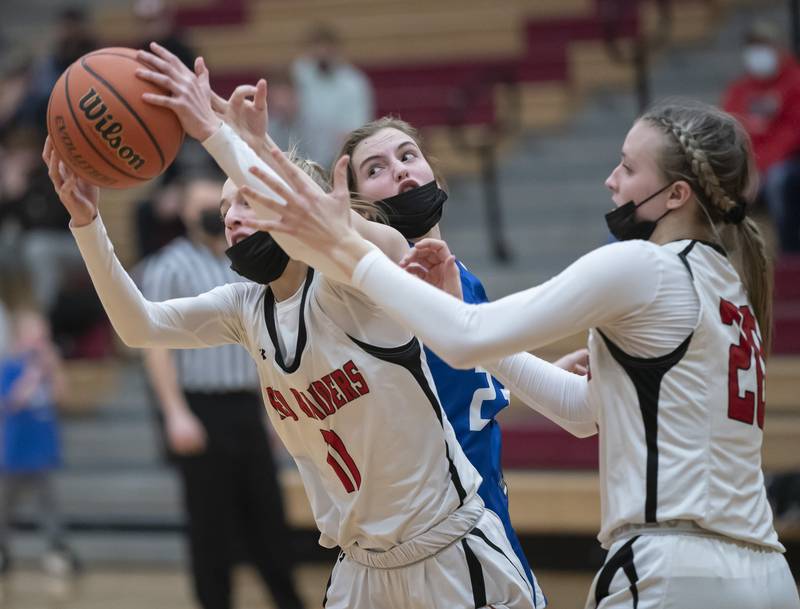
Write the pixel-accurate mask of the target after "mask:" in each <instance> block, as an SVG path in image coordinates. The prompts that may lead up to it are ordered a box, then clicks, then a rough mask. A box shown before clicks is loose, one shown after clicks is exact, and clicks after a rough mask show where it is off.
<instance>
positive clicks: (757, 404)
mask: <svg viewBox="0 0 800 609" xmlns="http://www.w3.org/2000/svg"><path fill="white" fill-rule="evenodd" d="M719 313H720V316H721V317H722V323H724V324H725V325H727V326H734V327H738V328H739V343H738V344H733V345H731V347H730V351H729V356H728V417H729V418H731V419H735V420H736V421H741V422H742V423H747V424H748V425H752V424H753V417H754V415H755V414H756V413H758V426H759V428H761V429H764V351H763V348H762V346H761V335H760V334H759V332H758V324H756V318H755V316H754V315H753V312H752V311H751V310H750V307H749V306H748V305H744V306H741V307H737V306H736V305H735V304H733V303H732V302H728V301H727V300H724V299H720V303H719ZM754 359H755V362H756V394H755V395H753V392H752V391H745V392H744V396H741V395H739V393H740V392H739V371H740V370H749V369H750V366H751V362H752V361H753V360H754Z"/></svg>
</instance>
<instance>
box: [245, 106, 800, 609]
mask: <svg viewBox="0 0 800 609" xmlns="http://www.w3.org/2000/svg"><path fill="white" fill-rule="evenodd" d="M272 154H273V158H275V159H276V161H278V162H279V165H278V166H279V173H280V175H281V176H282V177H283V179H285V180H287V181H288V182H289V184H290V185H291V187H292V190H289V189H287V188H285V187H283V186H282V182H281V181H280V180H278V179H277V178H276V177H275V176H273V175H271V174H270V173H269V172H265V171H261V170H258V169H252V170H251V173H253V174H255V175H257V176H259V177H260V179H261V180H262V182H263V183H264V185H263V186H262V187H260V188H258V189H253V188H243V189H242V192H243V194H244V195H245V196H246V197H248V199H249V200H250V201H252V202H253V203H254V204H258V205H261V206H262V207H263V208H264V213H263V217H262V219H260V220H258V221H254V222H251V224H250V225H251V226H254V227H257V228H260V229H261V230H269V231H270V232H271V234H272V235H273V236H274V237H275V239H276V240H277V241H279V242H281V243H282V244H285V247H286V248H287V249H288V250H289V251H291V252H292V255H296V256H298V257H300V258H302V259H305V260H307V261H309V262H312V261H313V262H314V263H315V264H317V265H319V266H320V268H322V269H324V272H326V273H330V274H333V275H334V276H337V277H340V278H341V279H342V280H343V281H346V282H349V283H350V284H351V285H353V286H355V287H357V288H359V289H361V290H362V291H364V292H365V293H366V294H367V295H368V296H369V297H370V298H372V299H373V300H374V301H375V302H377V303H379V304H380V305H381V306H382V307H383V309H384V310H385V311H387V312H388V313H389V314H390V315H391V316H392V317H394V318H395V319H397V320H398V321H400V322H401V323H403V324H404V325H405V326H407V327H409V328H411V329H412V330H413V331H414V332H415V333H416V334H417V335H418V336H419V337H420V338H421V339H422V340H423V341H424V342H425V343H426V344H427V345H428V346H429V347H430V348H431V349H433V350H434V351H435V352H436V353H438V354H439V355H440V356H441V357H442V358H444V359H445V360H446V361H448V363H450V364H451V365H453V366H456V367H471V366H475V365H480V364H482V365H484V366H485V367H486V368H487V369H489V370H490V371H491V372H492V373H493V374H494V375H495V376H496V377H497V378H499V379H500V380H501V381H502V382H503V383H504V384H505V385H506V386H507V387H509V388H510V389H511V391H512V392H514V393H515V394H516V395H518V396H520V398H521V399H523V400H524V401H526V402H527V403H528V404H529V405H531V406H532V407H534V408H536V409H538V410H540V411H542V412H545V413H549V414H550V415H553V416H554V417H558V418H561V419H564V420H567V421H571V422H573V423H576V424H577V423H581V424H596V425H597V428H598V429H599V434H600V483H601V484H600V488H601V512H602V523H601V529H600V533H599V535H598V538H599V540H600V542H601V544H602V545H603V547H605V548H606V549H608V550H609V552H608V557H607V559H606V562H605V565H604V566H603V567H602V569H601V570H600V572H599V573H598V575H597V577H596V578H595V581H594V583H593V585H592V588H591V590H590V593H589V597H588V599H587V603H586V607H587V609H596V608H599V609H611V608H614V609H616V608H626V609H628V608H631V607H633V608H636V609H656V608H658V609H709V608H710V607H726V608H729V609H798V608H800V599H798V594H797V588H796V586H795V583H794V581H793V579H792V575H791V572H790V571H789V568H788V565H787V562H786V560H785V558H784V557H783V552H784V547H783V546H782V545H781V543H780V542H779V540H778V536H777V534H776V532H775V529H774V526H773V519H772V512H771V510H770V506H769V504H768V502H767V498H766V492H765V489H764V476H763V473H762V470H761V444H762V440H763V426H764V396H765V374H764V373H765V359H766V356H767V351H768V347H769V342H770V335H771V332H770V329H771V325H772V319H771V299H772V293H771V289H770V285H771V270H770V265H769V262H768V259H767V256H766V254H765V249H764V246H763V240H762V239H761V236H760V234H759V231H758V228H757V226H756V225H755V224H754V223H753V222H752V221H751V220H750V219H749V218H748V217H747V211H748V207H749V204H750V203H751V202H752V195H753V193H754V191H755V188H754V184H753V181H754V179H755V178H754V171H753V162H752V153H751V146H750V141H749V138H748V136H747V134H746V133H745V131H744V129H743V128H742V126H741V125H740V124H739V123H738V122H737V121H736V120H735V119H734V118H733V117H732V116H730V115H728V114H726V113H724V112H722V111H720V110H718V109H716V108H713V107H711V106H707V105H704V104H699V103H693V102H683V101H673V102H670V103H664V104H662V105H660V106H658V107H656V108H654V109H652V110H651V111H649V112H647V113H646V114H644V115H643V116H642V117H640V118H639V120H637V121H636V122H635V123H634V125H633V127H632V128H631V130H630V131H629V133H628V135H627V137H626V138H625V142H624V144H623V147H622V154H621V161H620V163H619V165H618V166H617V167H616V168H615V169H614V170H613V171H612V173H611V175H610V176H609V177H608V179H607V181H606V185H607V186H608V188H609V189H610V191H611V195H612V196H611V198H612V201H613V202H614V205H615V206H616V207H615V209H614V210H613V211H611V212H609V213H608V214H607V215H606V221H607V223H608V226H609V229H610V230H611V232H612V233H613V234H614V235H615V236H616V237H617V238H618V239H619V240H620V242H619V243H614V244H610V245H606V246H604V247H601V248H599V249H597V250H594V251H592V252H590V253H588V254H586V255H585V256H583V257H582V258H580V259H579V260H578V261H576V262H575V263H574V264H572V265H571V266H570V267H568V268H567V269H566V270H564V271H563V272H562V273H560V274H559V275H557V276H556V277H554V278H552V279H551V280H550V281H548V282H546V283H544V284H542V285H540V286H537V287H533V288H530V289H528V290H525V291H522V292H519V293H516V294H512V295H510V296H507V297H505V298H503V299H500V300H498V301H495V302H491V303H485V304H479V305H470V304H467V303H464V302H461V301H460V300H458V299H456V298H454V297H453V296H452V295H450V294H447V293H445V292H444V291H442V290H439V289H437V288H436V287H434V286H432V285H429V284H427V283H425V282H423V281H420V279H419V278H418V277H414V276H412V275H411V274H409V273H406V272H404V271H403V270H402V269H401V268H398V266H397V265H395V264H394V263H392V262H391V261H390V260H388V259H387V258H386V256H384V255H383V254H381V253H380V252H379V251H377V250H376V248H374V247H373V246H371V245H370V244H368V243H366V242H365V241H364V240H363V239H362V238H360V237H359V236H358V235H357V234H356V233H355V232H354V231H353V230H352V229H351V228H350V226H349V221H348V218H347V217H346V216H345V214H344V211H345V210H346V205H347V200H346V199H347V198H346V197H337V196H331V195H320V194H318V193H312V192H311V190H310V189H309V188H307V187H306V186H304V183H305V180H304V178H303V176H302V175H300V174H299V172H297V171H295V170H294V169H293V168H292V166H291V165H289V164H288V163H287V162H286V161H285V159H283V157H282V156H281V155H280V153H279V152H278V151H273V153H272ZM336 192H341V191H339V190H337V191H336ZM287 236H288V237H290V238H286V237H287ZM298 243H300V244H301V245H302V247H298V246H297V244H298ZM412 263H413V264H415V265H417V266H418V267H423V268H424V269H427V271H428V273H430V274H431V275H433V276H435V277H437V278H438V282H439V283H442V282H441V275H442V269H443V268H445V269H446V268H447V267H448V265H449V268H452V255H451V254H450V252H449V250H448V248H447V246H446V244H445V243H444V242H442V241H436V240H430V241H428V242H421V243H419V244H417V246H416V247H415V248H414V249H413V250H411V252H410V253H409V254H407V256H406V259H405V261H404V264H406V265H409V264H412ZM451 281H452V280H451ZM445 283H446V282H445ZM582 329H589V331H590V332H589V354H590V363H591V369H590V375H589V376H588V377H579V376H576V375H574V374H570V373H568V372H565V371H564V370H561V369H559V368H557V367H555V366H553V365H551V364H549V363H547V362H544V361H542V360H539V359H538V358H536V357H534V356H533V355H530V354H529V353H525V352H524V351H527V350H530V349H535V348H539V347H542V346H544V345H546V344H548V343H551V342H553V341H556V340H558V339H560V338H563V337H565V336H569V335H571V334H573V333H575V332H576V331H579V330H582Z"/></svg>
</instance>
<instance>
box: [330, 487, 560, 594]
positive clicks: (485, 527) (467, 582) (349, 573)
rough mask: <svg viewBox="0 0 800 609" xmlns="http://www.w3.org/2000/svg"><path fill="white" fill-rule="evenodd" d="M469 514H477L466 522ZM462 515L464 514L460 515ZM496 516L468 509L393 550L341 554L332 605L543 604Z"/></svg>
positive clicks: (334, 574) (476, 508)
mask: <svg viewBox="0 0 800 609" xmlns="http://www.w3.org/2000/svg"><path fill="white" fill-rule="evenodd" d="M464 512H468V513H469V512H471V513H472V515H474V516H475V517H468V518H467V519H464V518H463V517H462V516H463V514H464ZM459 513H461V514H459ZM544 606H545V601H544V596H543V595H542V591H541V590H540V589H539V588H538V587H537V588H536V589H535V590H532V589H531V586H530V583H529V582H528V579H527V578H526V577H525V572H524V571H523V569H522V565H521V564H520V563H519V559H518V558H517V556H516V554H514V551H513V550H512V549H511V545H510V544H509V543H508V538H507V537H506V534H505V530H504V529H503V525H502V523H501V522H500V519H499V518H498V517H497V515H496V514H495V513H494V512H492V511H491V510H487V509H485V508H484V507H483V505H482V502H480V503H477V504H473V505H472V506H465V508H462V509H461V510H459V511H458V512H456V513H455V514H454V515H452V516H451V517H450V518H448V519H447V520H445V521H444V522H443V523H440V524H439V525H437V526H435V527H433V528H432V529H431V530H430V531H428V532H426V533H424V534H422V535H420V536H418V537H416V538H415V539H412V540H410V541H409V542H406V543H404V544H401V545H400V546H397V547H395V548H392V549H391V550H389V551H388V552H368V551H365V550H361V549H358V548H350V549H349V550H347V551H346V552H342V553H341V554H340V555H339V559H338V560H337V562H336V564H335V565H334V567H333V572H332V573H331V579H330V582H329V584H328V589H327V591H326V594H325V600H324V601H323V607H325V609H345V608H346V609H462V608H463V609H481V608H483V607H494V608H495V609H504V608H509V609H511V608H513V609H541V608H542V607H544Z"/></svg>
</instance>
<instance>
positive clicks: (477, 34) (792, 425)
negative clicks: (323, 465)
mask: <svg viewBox="0 0 800 609" xmlns="http://www.w3.org/2000/svg"><path fill="white" fill-rule="evenodd" d="M746 4H748V2H746V1H744V0H739V1H736V2H734V1H733V0H726V1H725V2H718V3H708V2H705V1H699V0H698V1H694V0H683V1H680V2H677V3H676V4H675V9H674V17H673V19H674V21H673V23H674V26H673V30H672V31H673V33H675V36H674V38H673V41H672V43H673V44H675V45H692V44H697V43H698V41H702V40H703V39H704V37H706V36H709V35H710V34H711V32H713V28H714V26H715V23H716V22H717V20H718V19H720V18H721V16H722V15H723V14H724V13H725V11H727V10H731V9H733V8H735V6H742V5H746ZM750 4H753V3H750ZM181 11H182V12H181V15H182V21H183V23H184V24H185V25H186V27H187V30H188V33H189V36H190V39H191V40H192V42H193V43H194V44H195V45H196V47H197V48H198V50H199V52H200V53H201V54H202V55H203V56H204V57H205V58H206V61H207V63H208V65H209V66H210V68H211V70H212V74H213V76H214V83H215V86H216V87H217V88H218V89H219V90H220V91H221V92H227V91H230V90H231V89H232V88H233V87H234V86H235V85H236V84H239V83H241V82H253V81H254V80H255V79H256V78H258V77H259V76H260V75H261V74H264V73H267V72H269V70H270V69H271V68H273V67H275V66H277V65H281V64H283V63H285V62H287V61H289V60H290V59H291V58H292V57H294V56H295V54H296V53H297V52H298V50H299V48H300V44H301V41H302V38H303V36H304V34H305V32H306V31H307V29H308V27H309V26H310V25H312V24H313V23H316V22H317V21H324V22H326V23H330V24H332V25H334V26H335V27H336V28H337V29H338V30H339V31H340V32H341V34H342V35H343V37H344V42H345V47H346V51H347V54H348V56H349V57H351V58H352V59H353V60H354V61H355V62H356V63H357V64H359V65H360V66H362V67H363V68H364V69H365V70H366V72H367V73H368V75H369V77H370V79H371V81H372V82H373V84H374V86H375V89H376V94H377V100H378V108H379V112H380V113H394V114H398V115H400V116H402V117H403V118H406V119H408V120H410V121H411V122H413V123H415V124H417V125H420V126H423V127H425V128H426V130H425V132H426V135H427V137H428V140H429V141H430V143H432V144H433V148H434V151H435V154H436V155H437V156H438V157H440V158H444V160H445V168H446V170H449V172H450V175H459V174H460V173H462V172H467V173H468V172H469V171H470V170H474V166H470V163H469V162H467V163H465V162H464V160H463V159H461V158H459V155H457V153H456V151H454V150H453V149H452V146H451V145H450V140H451V138H450V135H449V130H451V129H452V128H453V127H454V126H453V125H452V124H451V122H452V118H453V110H452V107H451V106H452V104H451V100H452V97H453V95H454V92H458V91H459V89H460V88H461V87H465V86H468V85H470V84H472V83H473V81H475V80H476V79H484V80H485V81H486V82H488V83H490V86H489V87H488V89H487V91H486V92H485V94H484V96H483V97H482V98H481V99H479V100H478V103H477V104H476V105H475V107H473V108H471V109H469V111H467V112H465V113H463V116H462V118H463V122H464V123H465V124H464V125H459V127H460V128H465V129H467V130H473V131H477V130H480V129H482V128H485V127H486V126H487V125H490V124H491V123H492V122H493V121H494V120H495V119H496V118H497V117H496V113H498V112H501V111H502V110H503V103H502V99H503V95H504V93H507V91H506V90H505V89H506V86H505V85H504V84H503V83H508V82H512V83H514V84H515V85H516V86H519V87H520V91H521V98H522V100H523V104H522V113H521V114H522V116H523V121H522V126H523V127H524V128H526V129H534V128H536V129H548V130H552V129H554V128H556V127H558V126H560V125H563V124H564V123H566V122H567V121H569V120H570V116H571V114H572V113H573V112H574V111H576V109H578V108H579V107H580V105H581V104H583V103H587V102H586V100H587V99H588V96H590V95H591V93H592V91H593V90H594V88H596V87H598V86H601V85H602V86H604V87H608V86H609V85H613V86H618V85H630V84H631V83H632V78H633V73H632V69H631V68H630V67H629V66H621V65H619V64H617V63H615V62H614V61H612V60H611V59H609V58H608V56H607V54H606V52H605V47H604V43H603V41H602V31H601V28H600V25H599V22H598V19H597V17H596V4H595V2H593V1H591V0H541V1H537V2H527V1H524V0H514V1H507V2H503V3H502V7H500V6H497V5H493V4H490V3H486V2H481V1H478V0H467V1H465V0H460V1H458V2H456V1H455V0H443V1H441V2H429V1H421V0H414V1H412V2H410V3H404V4H403V5H402V7H401V6H398V5H397V4H396V3H393V2H388V1H376V0H271V1H269V2H247V1H246V0H241V1H239V2H231V1H227V2H206V3H200V2H183V3H182V9H181ZM308 15H312V17H308ZM409 15H410V16H409ZM655 15H656V11H655V9H654V7H653V6H650V7H649V8H648V9H647V10H645V11H644V16H643V18H642V19H641V20H640V21H637V20H635V19H630V20H629V21H628V22H626V23H625V25H624V27H623V28H622V31H623V33H624V34H625V35H626V38H629V37H630V35H632V34H633V33H634V32H636V31H637V28H644V29H645V30H648V31H649V30H652V29H653V28H655V27H656V23H657V22H656V17H655ZM97 19H98V21H102V22H103V24H104V31H105V33H106V35H107V36H108V37H109V38H111V39H124V34H125V32H127V31H130V29H129V28H130V27H131V26H130V23H129V19H130V17H129V16H128V14H127V12H126V11H124V10H120V9H117V10H116V12H115V11H114V10H111V9H108V10H101V11H100V12H99V13H98V16H97ZM495 82H496V83H498V84H496V85H491V83H495ZM460 156H463V154H462V155H460ZM473 165H474V164H473ZM118 198H119V201H115V202H114V203H113V204H109V205H107V207H106V210H107V213H108V212H110V215H112V218H111V219H108V218H107V220H106V222H107V224H109V226H110V230H111V233H112V238H113V239H114V241H115V244H116V245H117V249H118V251H119V252H120V255H121V256H122V257H123V259H124V260H125V261H127V262H128V263H130V262H132V259H133V255H132V251H131V249H130V247H129V243H130V242H129V240H128V239H127V237H126V235H127V234H129V229H128V227H127V223H128V220H129V218H128V214H129V212H130V209H129V207H128V206H127V205H126V198H129V197H127V195H126V194H124V193H122V194H120V195H118ZM588 245H592V244H588ZM798 285H800V262H798V261H797V260H783V261H781V263H780V264H779V266H778V273H777V287H776V295H777V297H778V302H777V304H776V318H777V320H778V328H777V331H776V341H775V343H776V349H775V350H776V355H775V356H773V357H772V358H771V359H770V362H769V367H768V375H769V396H768V406H767V408H768V412H769V415H768V424H767V428H766V436H765V443H764V466H765V469H766V470H767V471H769V472H776V471H786V470H792V469H795V468H797V467H798V466H800V462H798V458H797V453H796V448H795V446H794V444H795V438H797V437H798V433H800V398H798V396H800V379H798V372H799V371H800V323H798V320H799V319H800V313H798V311H800V293H799V292H798V289H797V286H798ZM518 287H520V288H522V287H525V284H524V283H520V285H519V286H518ZM582 341H583V337H573V338H572V339H569V340H566V341H563V342H562V343H560V344H559V345H555V346H553V347H550V348H548V349H547V350H546V351H545V352H544V353H542V355H544V356H547V357H551V358H555V357H557V356H558V355H560V354H561V353H564V352H566V351H567V350H571V349H574V348H577V347H579V346H581V345H582ZM87 366H88V367H89V369H91V367H92V366H97V365H95V364H88V365H87V364H84V363H75V364H73V365H72V367H73V377H74V380H75V381H76V386H77V387H84V388H86V387H87V386H88V385H89V384H91V385H92V386H93V388H94V390H95V392H96V393H99V394H100V395H101V396H102V397H101V398H93V397H92V396H91V395H85V394H83V393H80V392H78V393H76V394H75V395H74V396H73V399H72V400H71V402H72V408H74V409H76V410H83V409H85V408H87V406H88V405H90V404H91V403H92V402H95V403H97V405H98V406H101V405H102V404H103V403H104V401H105V400H108V399H113V397H111V396H110V395H109V393H108V392H107V390H108V388H110V387H112V386H113V382H114V380H113V376H114V369H115V365H114V364H113V363H112V364H108V365H106V364H104V365H100V366H97V368H96V371H95V373H91V372H87ZM89 379H91V380H89ZM97 379H100V382H96V381H97ZM103 388H105V389H106V391H104V390H103ZM89 393H91V392H89ZM111 393H112V394H113V391H112V392H111ZM503 423H504V433H505V451H504V459H505V464H506V467H507V468H509V470H510V471H509V474H508V479H509V487H510V494H511V504H512V510H513V516H514V521H515V524H516V526H517V527H518V528H519V529H520V531H521V532H522V533H525V534H538V533H544V532H547V533H553V532H559V533H564V534H578V533H580V534H591V533H594V532H596V530H597V522H598V517H599V500H598V499H597V479H596V474H595V473H594V471H595V470H596V467H597V445H596V439H589V440H577V439H574V438H571V437H570V436H569V435H568V434H566V433H565V432H563V431H561V430H559V429H557V428H555V426H554V425H551V424H549V422H546V421H544V420H543V419H542V418H541V417H538V415H535V414H534V413H531V412H530V411H528V410H527V409H525V408H523V407H519V406H514V407H513V408H512V409H511V410H510V412H509V413H508V414H505V415H503ZM285 481H286V485H287V491H288V496H289V500H288V506H289V513H290V515H291V519H292V521H293V522H294V523H295V524H296V525H298V526H303V527H313V522H312V521H311V518H310V513H309V512H308V509H307V505H306V502H305V498H304V495H303V491H302V487H301V486H300V482H299V479H298V478H297V476H296V474H295V473H293V472H291V471H288V472H286V475H285Z"/></svg>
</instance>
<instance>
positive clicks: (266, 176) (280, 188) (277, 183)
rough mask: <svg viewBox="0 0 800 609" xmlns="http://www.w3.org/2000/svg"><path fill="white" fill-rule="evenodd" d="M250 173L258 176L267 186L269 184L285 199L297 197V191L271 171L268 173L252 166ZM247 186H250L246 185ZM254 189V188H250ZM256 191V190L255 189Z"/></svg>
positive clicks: (273, 190)
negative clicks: (292, 189)
mask: <svg viewBox="0 0 800 609" xmlns="http://www.w3.org/2000/svg"><path fill="white" fill-rule="evenodd" d="M250 173H252V174H253V175H254V176H256V177H257V178H258V179H259V180H261V181H262V182H264V184H266V185H267V186H269V188H270V190H272V192H274V193H275V194H276V195H278V196H279V197H280V198H282V199H283V200H284V201H288V200H289V199H292V198H294V197H295V193H293V192H292V191H291V189H289V188H287V187H286V185H285V184H284V183H283V182H282V181H281V180H279V179H278V178H276V177H275V176H274V175H272V174H271V173H267V172H266V171H264V170H262V169H261V168H260V167H251V168H250ZM245 188H249V187H248V186H245ZM250 190H252V189H250ZM253 192H255V191H253ZM257 194H260V193H257Z"/></svg>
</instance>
